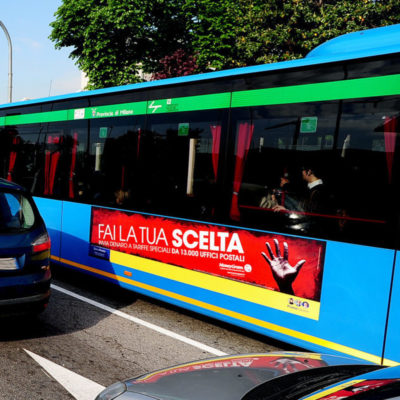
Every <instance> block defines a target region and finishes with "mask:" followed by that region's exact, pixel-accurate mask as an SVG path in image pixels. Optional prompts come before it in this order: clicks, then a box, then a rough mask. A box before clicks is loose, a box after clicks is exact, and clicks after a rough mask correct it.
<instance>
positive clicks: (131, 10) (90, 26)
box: [50, 0, 187, 89]
mask: <svg viewBox="0 0 400 400" xmlns="http://www.w3.org/2000/svg"><path fill="white" fill-rule="evenodd" d="M180 10H181V8H180V2H179V1H175V0H154V1H149V0H142V1H139V0H63V4H62V5H61V6H60V7H59V9H58V10H57V12H56V14H55V16H56V20H55V21H54V22H52V23H51V24H50V25H51V27H52V28H53V30H52V32H51V35H50V39H51V40H53V41H54V42H55V46H56V48H62V47H68V46H72V48H73V50H72V52H71V57H72V58H73V59H75V60H76V64H77V65H78V67H79V68H80V69H81V70H82V71H84V72H85V73H86V74H87V76H88V78H89V88H91V89H94V88H101V87H108V86H115V85H124V84H128V83H134V82H138V81H140V77H139V71H140V70H141V69H142V70H143V71H144V72H148V71H152V70H154V69H155V66H157V65H158V60H159V59H160V58H162V57H164V56H166V55H168V54H171V53H172V52H174V51H175V50H176V43H177V42H178V41H179V42H180V44H181V46H180V47H181V48H185V44H186V42H187V39H186V36H187V33H186V26H185V25H186V24H185V23H183V24H182V23H180V22H179V21H178V20H179V19H181V18H182V13H181V11H180Z"/></svg>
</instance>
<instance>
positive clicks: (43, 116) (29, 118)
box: [5, 110, 68, 125]
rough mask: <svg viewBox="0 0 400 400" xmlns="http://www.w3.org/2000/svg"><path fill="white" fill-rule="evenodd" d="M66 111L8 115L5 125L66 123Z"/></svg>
mask: <svg viewBox="0 0 400 400" xmlns="http://www.w3.org/2000/svg"><path fill="white" fill-rule="evenodd" d="M67 119H68V110H61V111H48V112H42V113H34V114H21V115H10V116H6V117H5V125H23V124H37V123H40V122H56V121H66V120H67Z"/></svg>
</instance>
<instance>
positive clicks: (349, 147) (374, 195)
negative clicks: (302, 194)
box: [335, 99, 400, 246]
mask: <svg viewBox="0 0 400 400" xmlns="http://www.w3.org/2000/svg"><path fill="white" fill-rule="evenodd" d="M399 106H400V100H399V99H396V100H395V99H370V100H365V101H346V102H344V103H343V110H342V114H341V121H340V131H339V137H338V148H337V153H338V154H337V160H338V161H337V164H336V166H335V170H336V175H337V177H338V178H337V183H336V184H337V187H338V190H337V197H338V200H339V201H340V212H341V213H342V215H343V216H344V219H343V221H342V234H343V236H344V237H346V238H348V239H349V240H350V241H355V242H362V243H369V244H376V245H381V246H392V245H393V240H394V236H395V235H394V231H393V229H394V227H393V224H394V221H395V220H396V218H394V213H393V210H394V208H393V206H394V202H395V196H396V191H395V189H394V186H395V185H394V183H395V180H396V179H398V176H397V174H396V163H395V161H396V158H397V157H398V156H397V136H398V131H399V123H398V110H399Z"/></svg>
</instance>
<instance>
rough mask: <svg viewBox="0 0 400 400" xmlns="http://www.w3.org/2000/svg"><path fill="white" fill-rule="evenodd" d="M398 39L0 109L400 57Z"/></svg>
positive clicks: (389, 34)
mask: <svg viewBox="0 0 400 400" xmlns="http://www.w3.org/2000/svg"><path fill="white" fill-rule="evenodd" d="M399 37H400V24H395V25H389V26H385V27H380V28H374V29H367V30H363V31H358V32H352V33H348V34H345V35H341V36H338V37H337V38H334V39H331V40H329V41H327V42H325V43H323V44H321V45H319V46H318V47H316V48H315V49H314V50H312V51H311V52H310V53H308V55H307V56H306V57H305V58H302V59H297V60H290V61H282V62H277V63H271V64H264V65H254V66H250V67H242V68H234V69H228V70H224V71H216V72H208V73H202V74H196V75H188V76H182V77H178V78H169V79H162V80H157V81H150V82H142V83H135V84H130V85H125V86H117V87H111V88H105V89H97V90H91V91H82V92H77V93H70V94H65V95H60V96H52V97H46V98H41V99H34V100H26V101H20V102H15V103H7V104H3V105H0V108H6V107H14V106H24V105H32V104H37V103H44V102H49V101H59V100H67V99H77V98H80V97H87V96H96V95H101V94H110V93H118V92H125V91H128V90H140V89H146V88H153V87H160V86H169V85H176V84H180V83H191V82H200V81H206V80H212V79H218V78H225V77H234V76H238V75H247V74H256V73H260V72H268V71H278V70H283V69H289V68H299V67H305V66H311V65H318V64H326V63H331V62H337V61H345V60H353V59H358V58H366V57H373V56H378V55H383V54H393V53H400V40H399Z"/></svg>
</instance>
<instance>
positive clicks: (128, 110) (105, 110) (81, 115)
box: [68, 101, 147, 120]
mask: <svg viewBox="0 0 400 400" xmlns="http://www.w3.org/2000/svg"><path fill="white" fill-rule="evenodd" d="M146 108H147V101H138V102H135V103H123V104H112V105H107V106H98V107H88V108H77V109H74V110H68V119H69V120H77V119H94V118H112V117H131V116H133V115H144V114H146Z"/></svg>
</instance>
